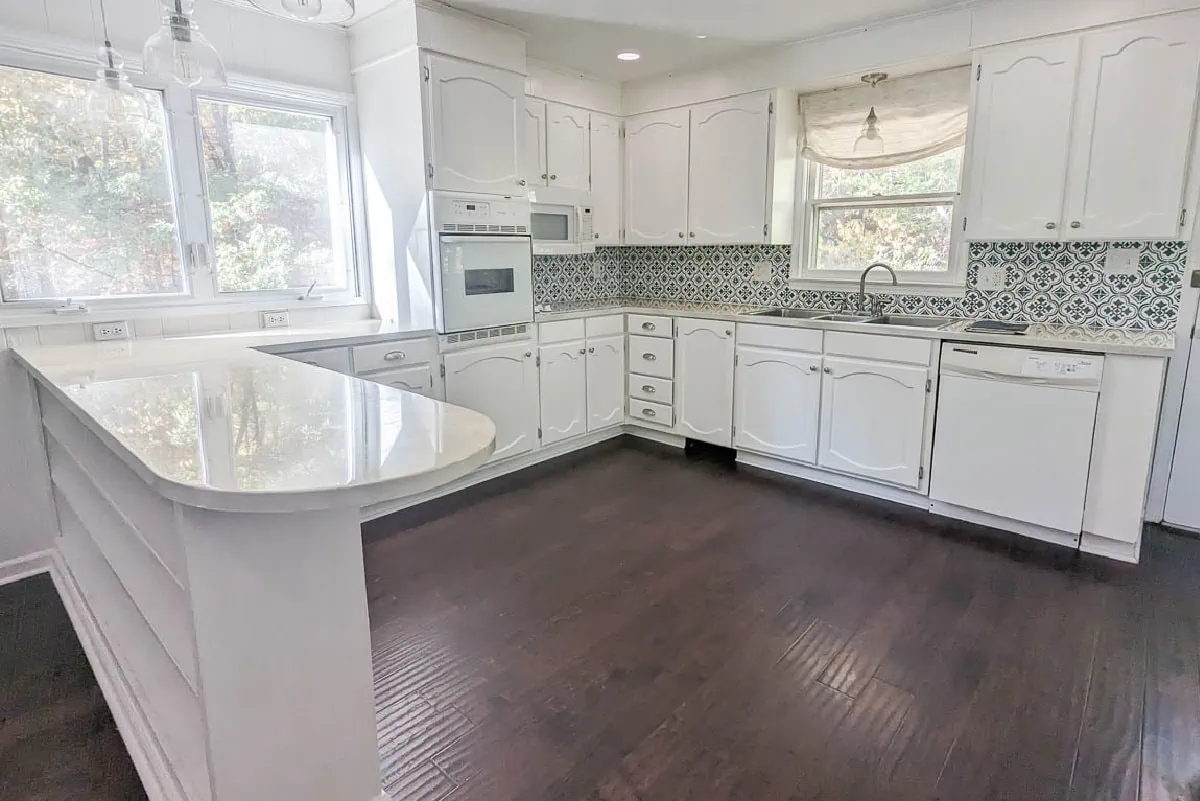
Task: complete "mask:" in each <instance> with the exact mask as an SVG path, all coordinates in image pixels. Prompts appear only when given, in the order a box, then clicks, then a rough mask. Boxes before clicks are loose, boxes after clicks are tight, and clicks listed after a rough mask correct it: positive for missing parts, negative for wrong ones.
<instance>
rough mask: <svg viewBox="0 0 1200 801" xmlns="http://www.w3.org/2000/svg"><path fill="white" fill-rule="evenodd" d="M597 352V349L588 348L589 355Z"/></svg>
mask: <svg viewBox="0 0 1200 801" xmlns="http://www.w3.org/2000/svg"><path fill="white" fill-rule="evenodd" d="M595 352H596V349H595V348H588V353H595Z"/></svg>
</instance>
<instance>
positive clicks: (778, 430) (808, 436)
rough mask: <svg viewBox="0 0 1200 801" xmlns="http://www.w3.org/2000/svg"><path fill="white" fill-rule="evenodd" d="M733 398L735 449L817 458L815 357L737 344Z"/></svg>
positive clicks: (817, 375) (793, 458)
mask: <svg viewBox="0 0 1200 801" xmlns="http://www.w3.org/2000/svg"><path fill="white" fill-rule="evenodd" d="M734 397H735V398H736V402H735V406H734V410H735V411H734V422H735V427H736V431H737V434H736V435H735V436H734V438H733V445H734V447H735V448H739V449H745V450H750V451H755V452H757V453H765V454H769V455H771V456H778V457H779V458H781V459H788V460H791V461H793V462H807V463H809V464H814V463H815V462H816V461H817V431H818V427H819V423H820V414H821V357H820V356H819V355H816V354H811V353H796V352H792V351H786V350H775V349H772V348H756V347H748V346H742V347H739V348H738V349H737V369H736V370H735V371H734Z"/></svg>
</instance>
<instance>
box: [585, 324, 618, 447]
mask: <svg viewBox="0 0 1200 801" xmlns="http://www.w3.org/2000/svg"><path fill="white" fill-rule="evenodd" d="M587 351H588V354H587V413H588V425H587V428H588V431H598V430H599V429H601V428H607V427H608V426H612V425H617V424H619V423H621V422H623V421H624V419H625V337H624V335H622V334H616V335H612V336H605V337H597V338H594V339H589V340H588V341H587Z"/></svg>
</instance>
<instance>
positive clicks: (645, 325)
mask: <svg viewBox="0 0 1200 801" xmlns="http://www.w3.org/2000/svg"><path fill="white" fill-rule="evenodd" d="M657 327H658V326H656V325H655V324H654V323H642V330H643V331H653V330H654V329H655V328H657Z"/></svg>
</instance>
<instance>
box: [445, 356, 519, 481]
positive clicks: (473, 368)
mask: <svg viewBox="0 0 1200 801" xmlns="http://www.w3.org/2000/svg"><path fill="white" fill-rule="evenodd" d="M534 348H535V346H534V344H533V343H532V342H514V343H509V344H504V345H492V346H490V347H482V348H470V349H467V350H462V351H456V352H453V353H447V354H446V355H445V359H444V364H445V367H446V402H447V403H453V404H455V405H456V406H465V407H466V408H468V409H472V410H474V411H477V412H479V413H480V414H484V415H487V416H488V417H490V418H491V419H492V422H493V423H494V424H495V425H496V450H495V452H494V453H493V454H492V458H491V461H493V462H495V461H498V460H500V459H506V458H508V457H510V456H517V455H519V454H522V453H528V452H529V451H532V450H534V448H536V447H537V429H538V368H537V362H536V361H535V360H534Z"/></svg>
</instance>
